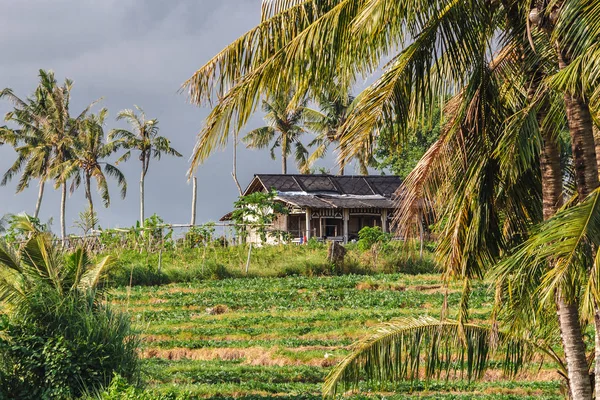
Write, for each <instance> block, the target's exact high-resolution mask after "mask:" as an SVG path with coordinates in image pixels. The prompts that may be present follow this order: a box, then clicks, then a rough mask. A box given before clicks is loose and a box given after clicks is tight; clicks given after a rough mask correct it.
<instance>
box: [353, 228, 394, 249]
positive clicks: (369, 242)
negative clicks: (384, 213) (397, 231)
mask: <svg viewBox="0 0 600 400" xmlns="http://www.w3.org/2000/svg"><path fill="white" fill-rule="evenodd" d="M390 240H391V235H390V234H389V233H384V232H383V231H382V230H381V228H380V227H378V226H375V227H370V226H365V227H364V228H362V229H361V230H360V231H359V232H358V248H359V250H362V251H366V250H370V249H371V247H373V246H374V245H375V244H386V243H389V241H390Z"/></svg>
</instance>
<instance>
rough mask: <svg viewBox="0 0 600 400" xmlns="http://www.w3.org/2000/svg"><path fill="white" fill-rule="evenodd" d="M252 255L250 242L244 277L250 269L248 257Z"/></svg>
mask: <svg viewBox="0 0 600 400" xmlns="http://www.w3.org/2000/svg"><path fill="white" fill-rule="evenodd" d="M251 255H252V242H250V248H249V249H248V259H246V275H248V269H249V268H250V256H251Z"/></svg>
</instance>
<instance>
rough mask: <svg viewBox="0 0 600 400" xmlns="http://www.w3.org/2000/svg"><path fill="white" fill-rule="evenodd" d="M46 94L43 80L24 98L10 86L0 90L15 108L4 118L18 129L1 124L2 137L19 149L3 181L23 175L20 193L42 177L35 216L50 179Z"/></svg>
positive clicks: (1, 94)
mask: <svg viewBox="0 0 600 400" xmlns="http://www.w3.org/2000/svg"><path fill="white" fill-rule="evenodd" d="M46 97H47V94H46V92H45V91H44V89H43V87H42V85H41V84H40V85H39V86H38V88H37V89H36V91H35V92H34V94H33V95H32V96H31V97H30V98H27V99H26V100H21V99H20V98H19V97H18V96H16V95H15V94H14V93H13V91H12V90H11V89H9V88H6V89H3V90H2V92H0V98H6V99H8V100H9V101H11V102H12V103H13V105H14V109H13V110H12V111H11V112H9V113H7V114H6V117H5V120H6V121H8V122H12V123H14V124H16V125H17V126H18V127H19V128H18V129H10V128H8V127H6V126H5V127H2V128H0V141H2V142H4V143H5V144H10V145H12V146H13V147H14V149H15V151H16V152H17V159H16V160H15V162H14V163H13V165H12V166H11V167H10V168H9V170H8V171H7V172H6V173H5V174H4V176H3V178H2V182H1V185H2V186H4V185H6V184H7V183H8V182H9V181H10V180H11V179H12V178H13V177H14V176H15V175H16V174H18V173H20V172H21V170H23V172H22V173H21V179H20V181H19V183H18V185H17V193H20V192H22V191H23V190H24V189H25V188H27V187H28V186H29V183H30V181H31V180H32V179H38V180H39V192H38V197H37V201H36V206H35V211H34V214H33V215H34V217H35V218H37V217H38V216H39V212H40V208H41V205H42V199H43V196H44V188H45V184H46V180H47V179H48V170H49V160H50V154H51V151H52V148H51V146H50V145H49V144H48V143H47V142H46V140H45V139H44V132H43V123H44V122H45V121H46V118H45V115H44V113H45V105H46Z"/></svg>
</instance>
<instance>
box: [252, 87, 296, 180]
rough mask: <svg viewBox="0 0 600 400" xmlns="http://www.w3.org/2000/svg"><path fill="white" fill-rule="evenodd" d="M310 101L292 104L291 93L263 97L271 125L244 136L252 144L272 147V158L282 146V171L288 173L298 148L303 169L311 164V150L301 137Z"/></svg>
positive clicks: (264, 107) (257, 147) (263, 106)
mask: <svg viewBox="0 0 600 400" xmlns="http://www.w3.org/2000/svg"><path fill="white" fill-rule="evenodd" d="M305 106H306V102H302V103H301V104H299V105H293V104H292V96H291V95H287V96H284V95H278V96H276V97H274V98H273V99H272V100H270V101H267V100H265V101H263V103H262V110H263V111H264V112H265V113H266V115H265V121H266V122H267V123H268V125H267V126H263V127H261V128H257V129H255V130H253V131H251V132H249V133H248V134H247V135H246V136H245V137H244V138H243V139H242V140H243V141H244V142H245V143H246V145H247V146H248V148H254V149H265V148H268V147H270V151H271V158H272V159H273V160H274V159H275V149H276V148H278V147H281V173H282V174H284V175H285V174H287V159H288V157H289V155H290V154H291V153H292V146H293V147H295V149H294V158H295V159H296V164H297V165H298V169H299V170H300V171H301V172H304V171H306V170H307V168H308V164H307V157H308V151H307V150H306V148H305V147H304V145H303V144H302V142H301V141H300V138H301V136H302V134H303V133H304V128H303V127H302V123H303V122H304V119H305V114H306V107H305Z"/></svg>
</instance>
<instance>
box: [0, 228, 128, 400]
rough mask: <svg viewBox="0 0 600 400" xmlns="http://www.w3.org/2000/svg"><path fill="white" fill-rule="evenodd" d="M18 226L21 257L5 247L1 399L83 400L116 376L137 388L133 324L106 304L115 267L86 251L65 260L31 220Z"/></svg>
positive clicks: (0, 251) (0, 259)
mask: <svg viewBox="0 0 600 400" xmlns="http://www.w3.org/2000/svg"><path fill="white" fill-rule="evenodd" d="M17 223H18V224H19V226H20V228H21V229H22V230H25V231H27V232H28V240H27V241H26V242H25V243H23V244H22V245H20V246H18V247H17V249H16V250H15V248H13V247H11V246H10V245H8V244H7V243H6V242H5V241H4V240H2V241H0V277H1V278H0V304H2V315H1V319H0V383H1V384H0V397H2V398H17V399H39V398H45V399H64V398H78V397H80V396H82V395H83V394H85V393H87V392H90V391H93V390H97V389H101V388H102V387H105V386H106V385H108V384H109V383H110V381H111V379H112V377H113V374H114V373H118V374H120V375H121V376H122V377H124V378H125V379H127V380H128V381H129V382H132V383H135V382H137V379H138V378H139V363H138V355H137V348H138V341H137V339H136V337H135V335H134V334H133V332H132V331H131V329H130V321H129V318H128V317H127V316H125V315H123V314H121V313H119V312H116V311H113V310H112V308H111V307H110V306H109V305H107V304H106V303H105V301H104V298H103V284H102V282H103V280H104V279H105V277H106V276H107V274H108V272H109V270H110V268H111V267H112V266H113V265H114V261H115V260H114V259H113V258H112V257H110V256H107V257H103V258H102V259H100V260H99V261H98V262H94V261H93V260H92V258H91V257H90V255H89V254H88V253H87V251H86V250H84V249H82V248H79V249H77V250H76V251H75V252H73V253H71V254H62V253H60V252H58V251H57V250H55V248H54V247H53V245H52V237H51V235H50V234H49V233H44V232H40V231H38V230H37V227H36V226H35V224H34V223H32V221H30V220H29V219H27V218H26V217H21V218H19V220H18V221H17Z"/></svg>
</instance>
